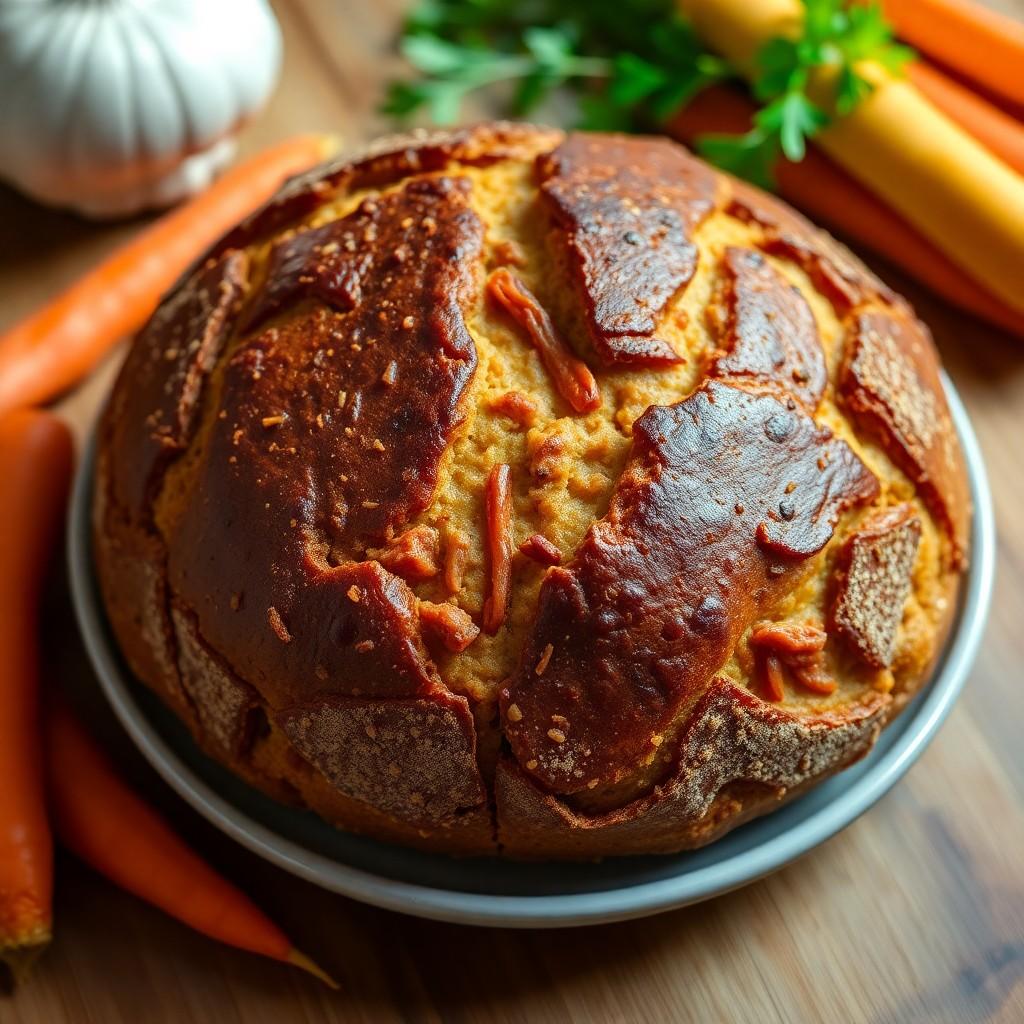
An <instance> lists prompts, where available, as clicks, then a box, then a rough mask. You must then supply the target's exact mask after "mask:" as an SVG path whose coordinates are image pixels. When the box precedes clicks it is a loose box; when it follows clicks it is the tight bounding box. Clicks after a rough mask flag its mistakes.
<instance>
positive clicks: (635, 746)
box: [502, 382, 878, 793]
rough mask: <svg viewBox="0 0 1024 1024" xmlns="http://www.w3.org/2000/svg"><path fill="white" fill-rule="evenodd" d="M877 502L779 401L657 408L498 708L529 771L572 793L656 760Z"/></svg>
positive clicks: (644, 421)
mask: <svg viewBox="0 0 1024 1024" xmlns="http://www.w3.org/2000/svg"><path fill="white" fill-rule="evenodd" d="M790 484H794V485H795V486H793V487H792V488H791V487H790V486H789V485H790ZM877 491H878V483H877V481H876V480H875V478H874V477H873V476H872V475H871V473H870V472H869V471H868V470H867V468H866V467H865V466H864V465H863V463H861V461H860V460H859V459H858V458H857V456H856V455H855V454H854V453H853V452H852V451H851V450H850V449H849V448H848V447H847V446H846V444H845V443H843V442H842V441H835V440H830V439H829V438H828V435H827V433H823V432H821V431H820V429H819V428H818V427H817V426H816V424H815V423H814V421H813V420H811V419H809V418H808V417H806V416H803V415H801V414H799V413H797V412H791V411H790V410H788V409H787V408H786V407H785V405H783V404H782V403H780V402H779V401H778V400H777V399H775V398H772V397H768V396H764V397H756V396H752V395H751V394H750V393H749V392H747V391H743V390H740V389H739V388H734V387H730V386H728V385H725V384H720V383H717V382H708V383H707V384H705V385H704V386H703V387H702V388H701V389H700V390H698V391H696V392H695V393H694V394H693V395H691V396H690V397H689V398H687V399H686V400H685V401H683V402H680V403H679V404H678V405H675V406H671V407H669V408H663V407H657V406H656V407H654V408H652V409H649V410H648V411H647V412H646V413H645V414H644V415H643V416H642V417H641V418H640V419H639V420H638V421H637V423H636V424H635V425H634V427H633V457H632V459H631V460H630V463H629V464H628V465H627V466H626V469H625V471H624V472H623V474H622V477H621V478H620V480H619V483H618V486H617V488H616V491H615V494H614V495H613V497H612V501H611V507H610V508H609V510H608V515H607V516H605V517H604V518H603V519H602V520H600V521H599V522H597V523H595V524H594V525H593V526H592V527H591V528H590V530H589V531H588V533H587V536H586V537H585V538H584V540H583V543H582V544H581V545H580V547H579V549H578V550H577V552H576V556H575V558H574V559H573V561H572V563H571V564H570V565H568V566H567V567H565V568H562V569H553V570H551V571H550V572H549V573H548V576H547V578H546V580H545V582H544V586H543V587H542V588H541V594H540V602H539V608H538V613H537V618H536V622H535V624H534V628H533V630H532V631H531V633H530V634H529V636H528V638H527V642H526V644H525V647H524V650H523V658H522V661H521V663H520V667H519V669H518V671H517V672H516V674H515V675H514V676H513V678H512V680H511V682H510V684H509V686H508V688H507V689H506V690H505V691H503V693H502V708H503V710H504V714H505V735H506V737H507V739H508V741H509V743H510V744H511V747H512V752H513V754H514V755H515V757H516V759H517V760H518V761H519V763H520V764H522V765H525V766H526V768H527V771H528V772H529V773H530V774H531V775H532V776H533V777H534V778H535V779H537V780H538V781H539V782H541V783H542V784H543V785H545V786H547V787H548V788H549V789H551V790H552V791H553V792H556V793H572V792H576V791H579V790H581V789H584V788H586V787H590V788H594V787H595V786H597V785H599V784H602V785H603V784H611V783H615V782H618V781H619V780H620V779H621V778H623V777H624V776H626V775H628V774H629V773H630V772H632V771H634V770H635V768H636V765H637V764H638V763H644V761H645V760H646V759H650V758H651V757H653V756H654V754H655V752H656V749H657V747H658V746H660V745H661V743H662V742H663V740H664V739H665V734H666V732H668V731H669V730H670V728H671V726H672V723H673V722H674V721H676V719H677V717H678V715H679V713H680V711H681V710H682V709H684V708H685V706H686V705H687V704H689V703H692V702H693V701H694V700H695V699H696V698H697V697H698V696H699V694H700V693H701V692H702V691H703V690H704V689H705V688H706V687H707V685H708V681H709V680H710V678H711V677H712V675H713V674H714V673H715V672H717V671H718V670H719V669H720V668H721V667H722V665H723V664H724V663H725V661H726V660H727V659H728V657H729V655H730V653H731V652H732V650H733V648H734V647H735V646H736V643H737V641H738V640H739V638H740V636H741V635H742V633H743V632H744V630H746V629H747V628H748V627H749V626H750V625H751V623H752V622H753V621H754V620H755V619H756V618H758V617H759V616H760V615H762V614H764V611H765V610H766V609H767V608H769V607H771V605H772V604H773V603H774V602H775V601H776V600H777V599H778V595H779V593H780V592H781V591H788V590H789V589H790V588H792V586H793V583H794V580H793V578H792V577H793V575H794V574H799V572H800V569H801V563H802V561H803V560H804V559H806V558H808V557H809V556H810V555H813V554H815V553H816V552H818V551H820V550H821V548H822V547H824V545H825V544H826V542H827V541H828V540H829V538H830V537H831V535H832V529H833V527H834V525H835V522H836V520H837V519H838V517H839V515H840V513H841V512H842V511H843V510H844V509H846V508H848V507H850V506H852V505H857V504H861V503H863V502H865V501H867V500H870V499H871V498H873V497H874V496H875V494H876V493H877ZM549 646H550V648H551V652H553V653H551V652H549V653H548V654H547V663H546V665H545V669H544V671H543V672H540V671H539V670H538V668H537V665H538V663H539V661H540V659H541V657H542V656H544V652H545V651H547V650H548V648H549ZM512 706H515V707H516V708H517V709H518V712H519V713H517V714H515V715H514V716H513V717H512V718H510V717H509V708H510V707H512Z"/></svg>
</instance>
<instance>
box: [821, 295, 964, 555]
mask: <svg viewBox="0 0 1024 1024" xmlns="http://www.w3.org/2000/svg"><path fill="white" fill-rule="evenodd" d="M934 352H935V350H934V346H933V344H932V340H931V336H930V334H929V333H928V329H927V328H926V327H925V326H924V325H923V324H922V323H921V322H920V321H919V320H916V319H914V317H913V316H912V315H911V314H910V312H909V311H907V310H905V309H869V310H864V311H860V312H857V313H856V314H854V315H853V316H852V317H851V319H850V321H849V323H848V325H847V342H846V354H845V358H844V362H843V366H842V368H841V369H840V373H839V383H838V386H837V391H838V393H839V397H840V401H842V402H843V403H844V404H845V406H846V407H847V408H848V409H849V410H850V413H851V414H852V416H853V418H854V420H855V421H856V423H857V424H858V426H859V427H860V428H861V429H863V430H865V431H866V432H867V433H869V434H871V435H872V436H873V437H875V438H876V439H877V440H878V441H879V442H880V443H881V444H882V445H883V446H884V447H885V450H886V451H887V452H888V454H889V456H890V458H891V459H892V460H893V462H895V463H896V465H897V466H899V467H900V468H901V469H902V470H903V472H905V473H906V474H907V476H909V477H910V479H911V480H913V482H914V483H915V484H916V485H917V488H918V491H919V492H920V494H921V497H922V498H923V500H924V501H925V503H926V504H927V505H928V507H929V509H930V510H931V512H932V515H934V516H935V518H936V519H937V520H938V522H939V524H940V526H941V527H942V529H943V530H944V531H945V533H946V536H947V538H948V540H949V548H950V552H949V559H950V561H951V563H952V565H953V566H954V567H956V568H961V567H962V566H963V564H964V560H965V553H966V550H967V530H968V524H969V521H970V510H971V501H970V496H969V494H968V491H967V478H966V475H965V471H964V466H963V456H962V455H961V452H960V449H959V446H958V445H957V443H956V433H955V431H954V430H953V423H952V420H951V418H950V415H949V407H948V406H947V405H946V398H945V395H944V394H943V390H942V381H941V380H940V378H939V371H938V365H937V363H936V360H935V354H934Z"/></svg>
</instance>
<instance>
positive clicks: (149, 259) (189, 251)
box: [0, 135, 330, 412]
mask: <svg viewBox="0 0 1024 1024" xmlns="http://www.w3.org/2000/svg"><path fill="white" fill-rule="evenodd" d="M329 148H330V144H329V142H328V140H326V139H325V138H324V137H323V136H317V135H301V136H298V137H296V138H292V139H288V140H287V141H285V142H282V143H280V144H278V145H276V146H273V147H271V148H270V149H267V150H264V151H263V152H262V153H258V154H257V155H256V156H254V157H251V158H250V159H248V160H246V161H243V162H242V163H240V164H238V165H237V166H235V167H233V168H232V169H231V170H229V171H228V172H227V173H226V174H224V175H223V176H222V177H221V178H220V179H219V180H218V181H216V182H215V183H214V184H213V185H211V186H210V188H208V189H207V190H206V191H205V192H203V193H201V194H200V195H198V196H196V197H195V198H194V199H192V200H190V201H189V202H187V203H186V204H185V205H184V206H182V207H180V208H179V209H177V210H174V211H172V212H171V213H169V214H167V215H166V216H164V217H161V218H160V219H159V220H157V221H155V222H154V223H153V224H152V225H150V226H149V227H148V228H146V229H145V230H144V231H143V232H142V233H141V234H139V235H138V237H136V238H135V239H133V240H132V241H131V242H129V243H128V244H127V245H125V246H122V247H121V248H120V249H118V250H117V251H116V252H115V253H113V255H111V256H109V257H108V258H107V259H105V260H104V261H103V262H102V263H101V264H100V265H99V266H98V267H96V268H94V269H93V270H91V271H89V273H87V274H86V275H85V276H84V277H82V278H81V279H79V280H78V281H77V282H76V283H75V284H73V285H72V286H71V287H70V288H68V289H67V291H65V292H64V293H63V294H62V295H59V296H58V297H57V298H56V299H54V300H53V301H52V302H50V303H49V304H48V305H46V306H45V307H44V308H43V309H41V310H39V311H38V312H36V313H33V314H31V315H30V316H28V317H26V318H25V319H24V320H22V321H21V322H20V323H17V324H15V325H14V326H13V327H11V328H10V329H9V330H7V331H6V332H4V333H3V334H0V412H2V411H4V410H7V409H11V408H15V407H20V406H26V405H36V404H39V403H42V402H46V401H48V400H49V399H51V398H53V397H54V396H55V395H58V394H60V393H61V392H62V391H64V390H65V389H66V388H68V387H70V386H71V385H73V384H74V383H75V382H76V381H78V380H79V379H80V378H81V377H82V376H84V375H85V374H86V373H88V371H89V370H90V369H92V367H93V366H95V364H96V363H97V362H98V361H99V360H100V359H101V358H102V357H103V356H104V355H105V354H106V353H107V352H108V351H109V350H110V349H111V348H112V347H113V346H114V344H115V343H116V342H118V341H119V340H120V339H121V338H124V337H126V336H127V335H129V334H131V333H132V332H133V331H136V330H138V329H139V328H140V327H141V326H142V325H143V324H144V323H145V322H146V319H147V318H148V317H149V315H150V314H151V313H152V312H153V310H154V309H155V308H156V305H157V303H158V302H159V300H160V297H161V295H163V293H164V292H165V291H166V290H167V289H168V288H170V286H171V285H172V284H173V283H174V282H175V280H177V278H178V277H179V276H180V275H181V274H182V273H183V272H184V271H185V270H186V269H187V268H188V266H189V265H190V264H191V263H192V262H193V261H194V260H195V259H197V258H198V257H199V256H200V255H201V254H202V253H203V251H204V250H206V249H207V248H208V247H209V246H210V245H212V244H213V242H215V241H216V240H217V239H218V238H219V237H220V236H221V235H222V234H224V232H225V231H227V230H228V229H229V228H231V227H233V226H234V225H235V224H236V223H237V222H238V221H240V220H241V219H242V218H243V217H245V216H246V215H247V214H249V213H251V212H252V211H253V210H254V209H255V208H256V207H257V206H259V205H260V204H261V203H263V202H264V201H265V200H267V199H269V198H270V197H271V196H272V195H273V194H274V192H275V191H276V190H277V189H278V187H279V186H280V185H281V183H282V182H283V181H284V180H285V179H286V178H288V177H290V176H291V175H294V174H296V173H298V172H299V171H302V170H305V169H306V168H308V167H310V166H312V165H313V164H315V163H317V162H318V161H320V160H322V159H324V158H325V156H326V155H327V153H328V150H329Z"/></svg>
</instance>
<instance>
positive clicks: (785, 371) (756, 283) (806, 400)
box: [707, 246, 828, 412]
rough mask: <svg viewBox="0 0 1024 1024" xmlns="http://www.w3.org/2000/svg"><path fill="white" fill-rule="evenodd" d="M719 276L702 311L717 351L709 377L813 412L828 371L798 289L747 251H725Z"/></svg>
mask: <svg viewBox="0 0 1024 1024" xmlns="http://www.w3.org/2000/svg"><path fill="white" fill-rule="evenodd" d="M722 270H723V271H724V278H723V281H722V286H721V287H720V289H719V291H718V294H717V295H716V296H715V299H714V301H713V302H712V303H711V304H710V305H709V306H708V308H707V318H708V326H709V327H710V328H711V330H712V333H713V334H714V336H715V337H716V338H717V339H718V342H719V345H720V348H719V350H718V351H717V352H716V353H715V354H714V355H713V357H712V359H711V362H710V365H709V367H708V374H709V376H711V377H717V378H719V379H720V380H734V381H736V382H737V383H739V384H741V385H742V384H746V385H754V386H766V387H774V388H777V389H779V390H781V391H782V392H784V393H785V394H792V395H793V396H794V397H796V398H798V399H799V400H800V401H801V403H802V404H803V406H804V408H805V409H807V411H808V412H814V410H815V409H817V407H818V403H819V402H820V401H821V396H822V395H823V394H824V393H825V385H826V383H827V382H828V370H827V368H826V366H825V353H824V351H823V350H822V347H821V340H820V339H819V337H818V325H817V323H816V322H815V320H814V314H813V313H812V312H811V307H810V306H809V305H808V304H807V300H806V299H805V298H804V297H803V295H802V294H801V293H800V289H799V288H796V287H795V286H794V285H792V284H790V283H789V282H788V281H787V280H786V279H785V278H784V277H783V276H782V275H781V274H780V273H779V272H778V271H777V270H776V269H775V268H774V267H772V265H771V264H770V263H769V262H768V260H766V259H765V257H764V256H763V255H761V253H759V252H756V251H755V250H753V249H740V248H737V247H736V246H730V247H729V248H728V249H726V250H725V255H724V256H723V257H722Z"/></svg>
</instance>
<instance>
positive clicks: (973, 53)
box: [882, 0, 1024, 103]
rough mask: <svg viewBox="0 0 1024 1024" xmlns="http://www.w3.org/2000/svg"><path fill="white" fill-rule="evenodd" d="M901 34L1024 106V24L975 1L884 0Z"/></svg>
mask: <svg viewBox="0 0 1024 1024" xmlns="http://www.w3.org/2000/svg"><path fill="white" fill-rule="evenodd" d="M882 10H883V11H884V13H885V17H886V19H887V20H888V22H889V24H890V25H892V27H893V28H894V29H895V30H896V34H897V35H898V36H900V37H901V38H902V39H905V40H906V41H907V42H908V43H911V44H912V45H913V46H915V47H916V48H917V49H918V50H921V51H923V52H924V53H926V54H928V56H929V57H934V58H935V59H936V60H938V61H940V62H941V63H942V64H945V65H946V67H949V68H952V69H953V70H954V71H956V72H959V73H960V74H961V75H963V76H964V77H965V78H969V79H971V80H972V81H974V82H977V83H978V84H979V85H981V86H983V87H984V88H985V89H987V90H988V91H989V92H991V93H993V94H994V95H996V96H1001V97H1004V98H1005V99H1007V100H1010V101H1011V102H1013V103H1024V24H1022V23H1021V22H1019V21H1017V20H1016V19H1015V18H1010V17H1007V15H1005V14H999V13H998V12H997V11H993V10H991V9H990V8H988V7H983V6H981V5H980V4H977V3H972V2H971V0H883V2H882Z"/></svg>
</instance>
